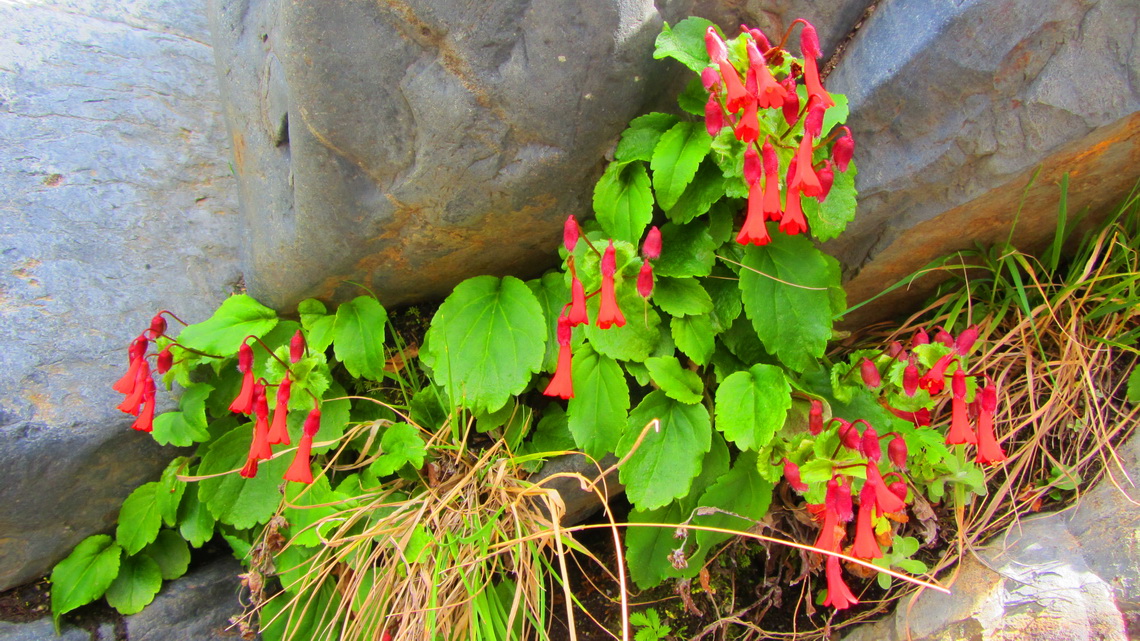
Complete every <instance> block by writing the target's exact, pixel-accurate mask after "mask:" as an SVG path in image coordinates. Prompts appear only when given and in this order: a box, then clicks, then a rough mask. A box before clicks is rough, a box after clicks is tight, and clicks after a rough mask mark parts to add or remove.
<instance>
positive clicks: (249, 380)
mask: <svg viewBox="0 0 1140 641" xmlns="http://www.w3.org/2000/svg"><path fill="white" fill-rule="evenodd" d="M238 371H239V372H241V373H242V374H244V376H243V377H242V379H241V391H239V392H238V395H237V398H235V399H234V402H233V403H230V411H231V412H237V413H239V414H252V413H253V386H254V381H253V348H252V347H250V346H249V343H242V344H241V348H239V349H238Z"/></svg>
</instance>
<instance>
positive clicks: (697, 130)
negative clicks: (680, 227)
mask: <svg viewBox="0 0 1140 641" xmlns="http://www.w3.org/2000/svg"><path fill="white" fill-rule="evenodd" d="M711 147H712V138H711V137H709V133H708V131H706V130H705V125H704V123H695V122H679V123H677V124H675V125H673V126H672V127H670V128H669V131H666V132H665V133H663V134H661V139H660V140H659V141H657V147H656V148H655V149H654V150H653V160H652V161H651V162H650V163H649V166H650V168H651V169H653V191H654V192H655V193H656V194H657V204H659V205H660V206H661V208H662V209H665V210H668V209H670V208H672V207H673V206H674V205H676V204H677V200H678V199H679V198H680V197H681V194H682V193H684V191H685V188H686V187H688V186H689V183H690V182H692V181H693V177H694V176H696V175H697V168H698V167H699V166H700V164H701V161H702V160H704V158H705V156H707V155H708V153H709V149H710V148H711Z"/></svg>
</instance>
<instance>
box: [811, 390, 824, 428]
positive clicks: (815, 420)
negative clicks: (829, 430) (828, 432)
mask: <svg viewBox="0 0 1140 641" xmlns="http://www.w3.org/2000/svg"><path fill="white" fill-rule="evenodd" d="M808 431H810V432H811V435H812V436H817V435H818V434H819V433H820V432H822V431H823V403H822V402H821V401H819V400H818V399H814V398H813V399H812V400H811V410H810V411H809V412H808Z"/></svg>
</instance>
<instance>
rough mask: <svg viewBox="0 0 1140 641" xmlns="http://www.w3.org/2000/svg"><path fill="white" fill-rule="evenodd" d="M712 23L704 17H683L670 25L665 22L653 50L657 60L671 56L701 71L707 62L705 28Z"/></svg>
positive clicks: (694, 69)
mask: <svg viewBox="0 0 1140 641" xmlns="http://www.w3.org/2000/svg"><path fill="white" fill-rule="evenodd" d="M711 26H713V23H712V22H710V21H708V20H707V19H705V18H696V17H692V18H685V19H684V20H682V21H680V22H678V23H677V24H676V25H674V26H672V27H670V26H669V23H665V24H664V25H663V26H662V27H661V33H660V34H658V35H657V42H656V43H655V45H656V46H655V48H654V50H653V57H654V58H655V59H657V60H660V59H662V58H673V59H675V60H678V61H680V62H681V64H683V65H685V66H686V67H688V68H689V69H691V70H692V71H695V72H697V73H700V72H701V69H704V68H705V67H706V66H708V64H709V54H708V50H707V49H706V48H705V40H704V38H705V30H706V29H708V28H709V27H711Z"/></svg>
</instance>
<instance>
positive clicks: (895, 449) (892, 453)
mask: <svg viewBox="0 0 1140 641" xmlns="http://www.w3.org/2000/svg"><path fill="white" fill-rule="evenodd" d="M906 454H907V452H906V440H905V439H903V437H902V436H899V435H897V434H896V435H895V437H894V438H893V439H891V442H890V444H888V445H887V458H889V459H890V460H891V463H893V464H894V466H895V467H897V468H899V469H900V470H905V469H906Z"/></svg>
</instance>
